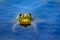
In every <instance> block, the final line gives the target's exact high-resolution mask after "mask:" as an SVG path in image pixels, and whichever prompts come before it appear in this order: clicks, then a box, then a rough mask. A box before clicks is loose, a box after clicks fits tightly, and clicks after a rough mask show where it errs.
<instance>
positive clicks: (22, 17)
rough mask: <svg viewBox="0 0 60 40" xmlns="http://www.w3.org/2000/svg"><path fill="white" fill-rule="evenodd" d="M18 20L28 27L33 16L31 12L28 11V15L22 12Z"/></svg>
mask: <svg viewBox="0 0 60 40" xmlns="http://www.w3.org/2000/svg"><path fill="white" fill-rule="evenodd" d="M18 21H19V24H20V25H21V26H24V27H28V26H30V25H31V23H32V21H33V18H32V15H31V14H30V13H28V14H27V15H24V14H23V13H21V14H20V15H19V17H18Z"/></svg>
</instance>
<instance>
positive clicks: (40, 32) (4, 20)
mask: <svg viewBox="0 0 60 40" xmlns="http://www.w3.org/2000/svg"><path fill="white" fill-rule="evenodd" d="M28 12H30V13H31V14H32V15H33V17H34V19H35V18H38V19H41V20H43V21H42V22H41V20H40V22H39V23H38V22H37V20H36V22H37V23H36V28H37V35H36V32H34V28H33V26H29V27H28V28H24V27H22V26H20V25H16V28H15V31H13V25H14V24H15V23H14V21H15V20H16V17H17V16H18V15H19V14H20V13H24V14H26V13H28ZM12 20H13V21H12ZM0 40H60V3H56V2H53V1H48V0H24V1H22V0H1V1H0Z"/></svg>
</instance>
